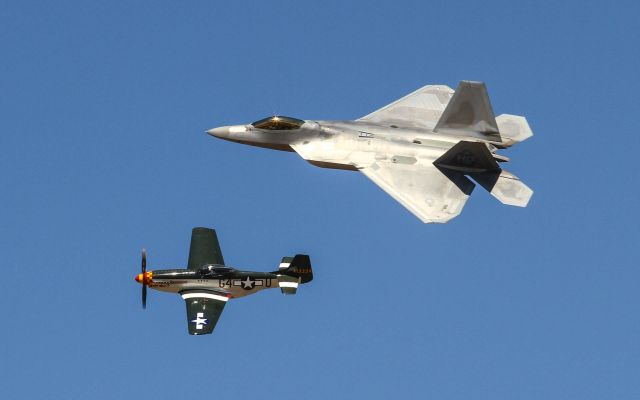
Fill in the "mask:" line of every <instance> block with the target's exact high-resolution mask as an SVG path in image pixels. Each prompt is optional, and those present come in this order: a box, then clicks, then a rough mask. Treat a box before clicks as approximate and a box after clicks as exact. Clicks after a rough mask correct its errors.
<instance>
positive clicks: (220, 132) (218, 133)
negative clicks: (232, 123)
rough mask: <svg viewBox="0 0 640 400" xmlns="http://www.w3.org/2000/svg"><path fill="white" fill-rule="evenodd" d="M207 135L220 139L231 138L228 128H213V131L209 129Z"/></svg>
mask: <svg viewBox="0 0 640 400" xmlns="http://www.w3.org/2000/svg"><path fill="white" fill-rule="evenodd" d="M207 133H208V134H209V135H211V136H215V137H218V138H225V137H227V136H229V127H228V126H221V127H219V128H213V129H209V130H208V131H207Z"/></svg>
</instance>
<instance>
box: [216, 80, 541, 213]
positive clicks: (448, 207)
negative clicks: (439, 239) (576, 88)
mask: <svg viewBox="0 0 640 400" xmlns="http://www.w3.org/2000/svg"><path fill="white" fill-rule="evenodd" d="M207 133H209V134H210V135H212V136H215V137H217V138H220V139H224V140H228V141H232V142H237V143H241V144H247V145H251V146H258V147H264V148H269V149H275V150H283V151H294V152H296V153H298V154H299V155H300V156H302V157H303V158H304V159H305V160H307V161H308V162H309V163H311V164H313V165H316V166H319V167H324V168H334V169H344V170H352V171H361V172H362V173H364V174H365V175H366V176H367V177H368V178H369V179H371V180H372V181H373V182H374V183H376V184H377V185H378V186H380V187H381V188H382V189H383V190H384V191H386V192H387V193H388V194H390V195H391V196H392V197H393V198H394V199H396V200H397V201H399V202H400V203H401V204H402V205H404V206H405V207H406V208H407V209H408V210H409V211H411V212H412V213H413V214H415V215H416V216H417V217H418V218H420V219H421V220H422V221H423V222H425V223H445V222H448V221H449V220H451V219H452V218H454V217H456V216H457V215H459V214H460V212H461V211H462V208H463V207H464V205H465V203H466V201H467V199H468V197H469V195H470V194H471V192H472V190H473V189H474V187H475V184H476V183H477V184H479V185H481V186H482V187H484V188H485V189H486V190H488V191H489V192H490V193H491V194H492V195H493V196H494V197H496V198H497V199H498V200H499V201H501V202H502V203H504V204H508V205H513V206H519V207H525V206H526V205H527V203H528V202H529V199H530V197H531V195H532V194H533V191H532V190H531V189H530V188H529V187H527V186H526V185H525V184H524V183H522V182H521V181H520V180H519V179H518V178H517V177H516V176H515V175H513V174H511V173H509V172H507V171H505V170H504V169H502V167H501V166H500V165H499V164H503V163H505V162H507V161H509V159H508V158H507V157H505V156H503V155H501V154H498V150H501V149H506V148H508V147H510V146H512V145H514V144H516V143H519V142H521V141H523V140H525V139H527V138H529V137H530V136H532V132H531V129H530V127H529V125H528V123H527V121H526V119H525V118H524V117H521V116H516V115H508V114H503V115H500V116H498V117H495V116H494V113H493V109H492V107H491V103H490V102H489V97H488V94H487V90H486V87H485V85H484V83H482V82H470V81H462V82H460V84H459V85H458V88H457V89H456V90H455V92H454V91H453V90H452V89H451V88H449V87H448V86H444V85H429V86H425V87H423V88H421V89H418V90H417V91H415V92H413V93H411V94H409V95H407V96H405V97H403V98H401V99H399V100H397V101H395V102H393V103H391V104H389V105H387V106H385V107H383V108H381V109H379V110H377V111H375V112H373V113H371V114H369V115H366V116H364V117H362V118H360V119H357V120H354V121H315V120H300V119H296V118H290V117H284V116H273V117H269V118H265V119H262V120H259V121H256V122H254V123H251V124H245V125H232V126H222V127H218V128H214V129H210V130H209V131H207ZM474 182H475V183H474Z"/></svg>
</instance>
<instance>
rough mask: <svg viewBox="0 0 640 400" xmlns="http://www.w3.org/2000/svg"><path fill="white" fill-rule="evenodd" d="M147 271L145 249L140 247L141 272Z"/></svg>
mask: <svg viewBox="0 0 640 400" xmlns="http://www.w3.org/2000/svg"><path fill="white" fill-rule="evenodd" d="M145 272H147V249H142V273H143V274H144V273H145Z"/></svg>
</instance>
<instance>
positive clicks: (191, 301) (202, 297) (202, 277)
mask: <svg viewBox="0 0 640 400" xmlns="http://www.w3.org/2000/svg"><path fill="white" fill-rule="evenodd" d="M312 279H313V271H312V270H311V261H310V260H309V256H307V255H304V254H298V255H296V256H295V257H283V258H282V261H281V262H280V265H279V266H278V270H277V271H273V272H253V271H239V270H237V269H234V268H231V267H229V266H227V265H225V263H224V258H223V257H222V251H221V250H220V244H219V243H218V236H217V235H216V231H215V230H213V229H208V228H193V231H192V233H191V247H190V249H189V261H188V264H187V269H164V270H155V271H147V252H146V250H144V249H143V250H142V265H141V272H140V273H139V274H138V275H136V277H135V280H136V281H138V282H139V283H141V284H142V307H143V308H146V306H147V286H148V287H150V288H152V289H155V290H160V291H162V292H170V293H179V294H180V296H182V298H183V299H184V300H185V302H186V304H187V323H188V326H189V334H190V335H205V334H208V333H211V332H213V329H214V328H215V326H216V324H217V322H218V319H219V318H220V314H222V310H223V309H224V306H225V305H226V304H227V301H229V300H230V299H236V298H239V297H244V296H247V295H250V294H254V293H257V292H259V291H261V290H263V289H271V288H277V287H279V288H280V290H281V291H282V293H283V294H296V291H297V289H298V285H299V284H302V283H308V282H311V280H312Z"/></svg>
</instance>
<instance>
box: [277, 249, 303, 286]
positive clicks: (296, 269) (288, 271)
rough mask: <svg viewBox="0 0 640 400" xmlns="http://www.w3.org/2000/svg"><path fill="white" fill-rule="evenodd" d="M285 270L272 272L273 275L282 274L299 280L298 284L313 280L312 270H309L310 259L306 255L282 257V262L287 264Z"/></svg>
mask: <svg viewBox="0 0 640 400" xmlns="http://www.w3.org/2000/svg"><path fill="white" fill-rule="evenodd" d="M289 260H290V264H289V266H288V267H287V268H284V269H281V270H278V271H274V272H273V273H274V274H284V275H288V276H293V277H296V278H300V283H307V282H311V281H312V280H313V269H312V268H311V259H310V258H309V256H308V255H306V254H296V256H295V257H293V258H290V257H284V258H283V259H282V261H283V262H289Z"/></svg>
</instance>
